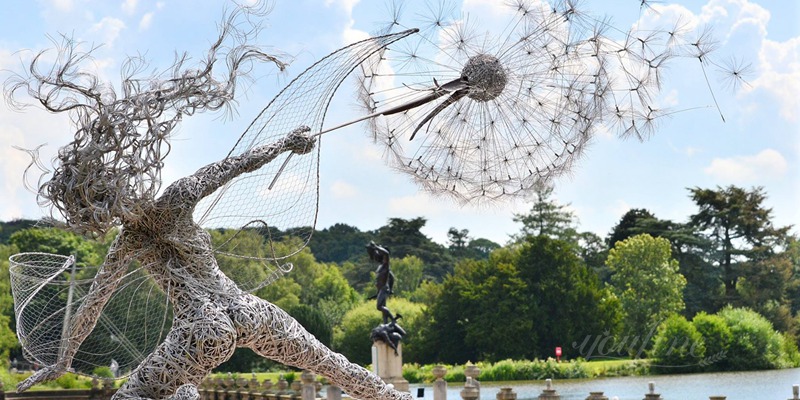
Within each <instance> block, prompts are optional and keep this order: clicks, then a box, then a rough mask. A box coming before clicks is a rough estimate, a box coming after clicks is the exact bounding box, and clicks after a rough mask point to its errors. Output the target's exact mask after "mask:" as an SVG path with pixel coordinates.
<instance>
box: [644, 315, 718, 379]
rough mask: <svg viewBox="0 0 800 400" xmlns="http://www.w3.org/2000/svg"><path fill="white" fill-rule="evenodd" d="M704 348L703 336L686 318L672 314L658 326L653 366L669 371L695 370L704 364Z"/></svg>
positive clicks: (654, 343)
mask: <svg viewBox="0 0 800 400" xmlns="http://www.w3.org/2000/svg"><path fill="white" fill-rule="evenodd" d="M705 352H706V348H705V344H704V343H703V336H702V335H701V334H700V332H698V331H697V328H695V327H694V325H692V324H691V323H690V322H689V321H687V320H686V318H684V317H682V316H680V315H673V316H672V317H669V318H667V320H666V321H664V322H663V323H662V324H661V325H660V326H659V327H658V333H656V336H655V338H654V342H653V350H651V358H652V359H653V367H658V368H659V369H662V370H663V369H664V368H667V369H668V371H670V372H690V371H697V370H699V369H701V368H702V367H703V366H704V363H703V358H704V357H705V354H706V353H705Z"/></svg>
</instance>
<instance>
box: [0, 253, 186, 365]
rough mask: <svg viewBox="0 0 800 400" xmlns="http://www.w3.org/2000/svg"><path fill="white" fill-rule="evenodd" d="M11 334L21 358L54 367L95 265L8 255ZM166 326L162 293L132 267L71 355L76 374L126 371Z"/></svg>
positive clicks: (42, 256)
mask: <svg viewBox="0 0 800 400" xmlns="http://www.w3.org/2000/svg"><path fill="white" fill-rule="evenodd" d="M9 261H10V263H9V275H10V279H11V290H12V294H13V296H14V313H15V316H16V320H17V337H18V338H19V341H20V343H21V344H22V348H23V351H24V354H25V358H27V359H28V360H29V361H31V362H35V363H38V364H40V365H42V366H47V365H55V364H56V362H57V361H58V359H59V355H60V352H61V351H63V349H65V348H66V342H67V341H69V340H70V338H69V337H68V334H67V332H69V330H68V327H69V324H70V322H71V320H72V319H71V316H72V315H74V313H75V312H76V311H77V310H78V308H80V306H81V304H83V302H84V299H85V296H86V294H87V293H88V291H89V288H90V286H91V284H92V281H93V279H94V276H95V274H96V272H97V268H96V267H94V266H87V265H81V264H80V262H77V263H76V260H75V259H74V258H73V257H67V256H63V255H58V254H47V253H20V254H15V255H13V256H12V257H11V258H10V259H9ZM171 325H172V315H171V307H170V306H169V304H168V301H167V296H166V295H165V294H164V292H162V291H161V290H160V289H159V288H158V287H157V286H156V284H155V282H153V280H152V278H150V277H149V276H148V275H147V274H146V273H145V272H144V271H143V270H142V269H140V268H138V267H137V266H134V265H132V266H131V267H130V268H129V270H128V272H127V273H126V274H125V276H124V277H123V278H122V281H121V282H120V284H119V286H118V287H117V290H116V291H115V292H114V296H112V297H111V298H110V300H109V301H108V303H107V304H106V306H105V308H104V309H103V313H102V314H101V315H100V318H99V320H98V322H97V325H96V326H95V328H94V330H93V331H92V333H91V334H90V335H89V336H88V337H87V338H86V340H84V342H83V344H82V345H81V347H80V348H79V350H78V353H77V354H76V355H75V359H74V362H73V364H72V368H73V369H74V370H75V372H77V373H81V374H85V375H95V374H96V373H97V370H96V368H98V367H107V368H109V369H111V367H112V365H113V366H114V368H115V369H117V371H114V372H116V373H117V375H118V376H125V375H127V374H129V373H130V372H131V371H132V370H133V369H134V368H135V367H136V366H137V365H138V364H139V363H140V362H141V361H142V360H143V359H144V357H146V356H147V355H148V354H150V353H151V352H152V351H153V349H155V347H156V346H157V345H158V344H159V343H161V342H162V341H163V340H164V337H165V335H166V334H167V332H168V331H169V328H170V326H171Z"/></svg>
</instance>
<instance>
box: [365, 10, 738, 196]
mask: <svg viewBox="0 0 800 400" xmlns="http://www.w3.org/2000/svg"><path fill="white" fill-rule="evenodd" d="M498 3H500V2H498ZM636 3H640V4H641V7H642V12H643V13H644V12H648V10H647V3H648V2H646V1H642V2H638V1H637V2H636ZM504 4H505V6H506V12H505V14H504V15H505V17H506V19H507V22H506V23H505V25H502V26H499V29H498V30H496V31H487V30H489V29H490V28H488V27H486V28H484V27H483V26H481V22H483V20H484V19H485V17H481V16H474V15H473V16H470V15H461V14H460V13H458V12H457V7H456V6H455V5H454V4H452V2H451V1H447V0H443V1H431V2H428V3H426V4H425V6H426V7H421V6H419V5H416V6H415V7H416V8H414V9H412V7H410V6H411V3H410V2H403V1H402V0H400V1H394V2H392V6H391V7H390V11H391V15H390V16H389V18H388V26H387V27H386V28H385V31H394V30H397V29H407V27H408V26H414V27H418V28H419V29H420V32H419V33H418V34H416V35H414V36H412V37H410V38H408V39H406V40H403V41H402V42H399V43H397V44H395V45H393V46H390V48H389V49H387V51H385V52H384V53H382V54H381V55H380V57H373V59H372V60H373V62H372V63H365V64H364V68H363V71H362V72H363V74H362V75H361V79H360V85H359V92H360V98H361V100H362V104H363V106H364V108H365V109H366V112H368V113H374V112H376V111H378V112H380V111H381V110H386V109H391V108H392V107H395V106H397V105H400V104H404V103H406V104H413V103H415V102H419V103H424V105H420V106H418V107H415V108H410V109H407V110H405V111H403V112H398V113H390V114H388V115H384V116H381V117H379V118H375V119H373V120H371V121H370V125H369V131H370V133H371V134H372V136H373V138H374V139H375V141H376V142H378V143H379V144H380V145H382V146H383V148H384V150H385V152H384V154H385V157H386V158H387V159H388V161H389V163H390V164H391V165H393V166H394V167H395V168H396V169H397V170H399V171H402V172H403V173H406V174H409V175H410V176H412V177H413V179H414V180H415V181H416V182H417V183H419V184H420V185H421V186H422V187H423V188H425V189H426V190H427V191H429V192H431V193H434V194H440V195H445V196H450V197H453V198H455V199H456V200H458V201H460V202H463V203H467V202H471V203H482V202H491V201H492V200H493V199H497V198H501V197H505V196H519V195H526V194H528V193H530V191H531V190H532V189H533V188H535V187H536V185H537V183H540V181H549V180H552V179H554V178H556V177H559V176H561V175H563V174H566V173H569V172H570V171H571V170H572V168H573V165H574V164H575V162H576V160H577V159H578V158H579V157H580V156H581V155H582V154H583V153H584V150H585V149H586V147H587V144H589V142H590V141H591V139H592V137H593V136H594V135H595V134H596V133H597V132H598V131H599V130H608V131H611V132H614V133H616V134H617V135H619V136H621V137H634V138H638V139H645V138H647V137H648V136H650V135H652V134H653V132H654V131H655V130H656V127H657V123H658V121H660V119H661V117H664V116H666V115H669V114H670V113H673V112H675V110H667V109H665V108H661V107H659V105H658V97H659V95H660V93H661V89H662V81H663V74H664V70H666V68H667V65H668V64H673V63H677V62H678V61H679V60H683V61H688V62H691V63H692V66H693V67H696V68H695V69H693V70H694V71H695V72H697V73H698V74H700V76H704V74H705V73H706V70H707V69H709V67H714V69H716V68H717V67H720V68H724V67H723V66H721V65H719V64H718V63H717V62H715V61H714V60H713V59H712V58H711V53H713V51H714V50H715V47H716V46H717V44H716V42H715V41H714V38H713V37H712V35H711V32H710V31H709V30H707V29H705V30H704V29H702V28H701V29H700V30H693V29H689V24H687V23H685V22H684V21H680V20H679V21H676V22H675V25H674V26H671V27H668V28H665V29H663V30H645V29H638V28H637V27H635V26H634V27H633V28H631V29H625V30H620V29H617V28H615V27H614V26H613V25H611V23H610V21H609V20H607V19H602V18H597V17H594V16H593V15H591V14H589V13H586V12H584V10H583V9H582V8H581V7H582V6H583V4H582V2H578V1H571V0H568V1H560V0H556V1H543V0H542V1H539V0H511V1H507V2H505V3H504ZM420 10H421V11H420ZM738 72H739V71H728V72H727V73H728V74H729V76H730V77H731V78H732V79H733V80H734V81H735V82H733V83H734V85H736V83H737V82H736V81H738V78H740V76H739V75H738ZM706 81H708V79H707V77H706ZM711 95H712V97H713V92H712V93H711ZM412 138H413V139H412Z"/></svg>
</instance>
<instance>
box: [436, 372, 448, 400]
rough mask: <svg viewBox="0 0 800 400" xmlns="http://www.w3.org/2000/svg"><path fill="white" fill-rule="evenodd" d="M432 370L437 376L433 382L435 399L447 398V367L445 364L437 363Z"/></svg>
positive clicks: (443, 399)
mask: <svg viewBox="0 0 800 400" xmlns="http://www.w3.org/2000/svg"><path fill="white" fill-rule="evenodd" d="M432 372H433V376H434V377H435V378H436V380H435V381H434V382H433V400H447V381H445V380H444V376H445V374H447V369H446V368H445V367H444V366H441V365H437V366H435V367H433V371H432Z"/></svg>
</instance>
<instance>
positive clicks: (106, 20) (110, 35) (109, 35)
mask: <svg viewBox="0 0 800 400" xmlns="http://www.w3.org/2000/svg"><path fill="white" fill-rule="evenodd" d="M123 29H125V22H123V21H122V20H121V19H118V18H112V17H103V19H101V20H100V22H98V23H96V24H94V25H92V28H91V29H90V30H89V32H91V33H96V34H98V35H99V36H100V40H101V42H102V43H105V44H106V45H107V46H109V47H111V46H113V45H114V41H115V40H117V37H119V33H120V32H121V31H122V30H123Z"/></svg>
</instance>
